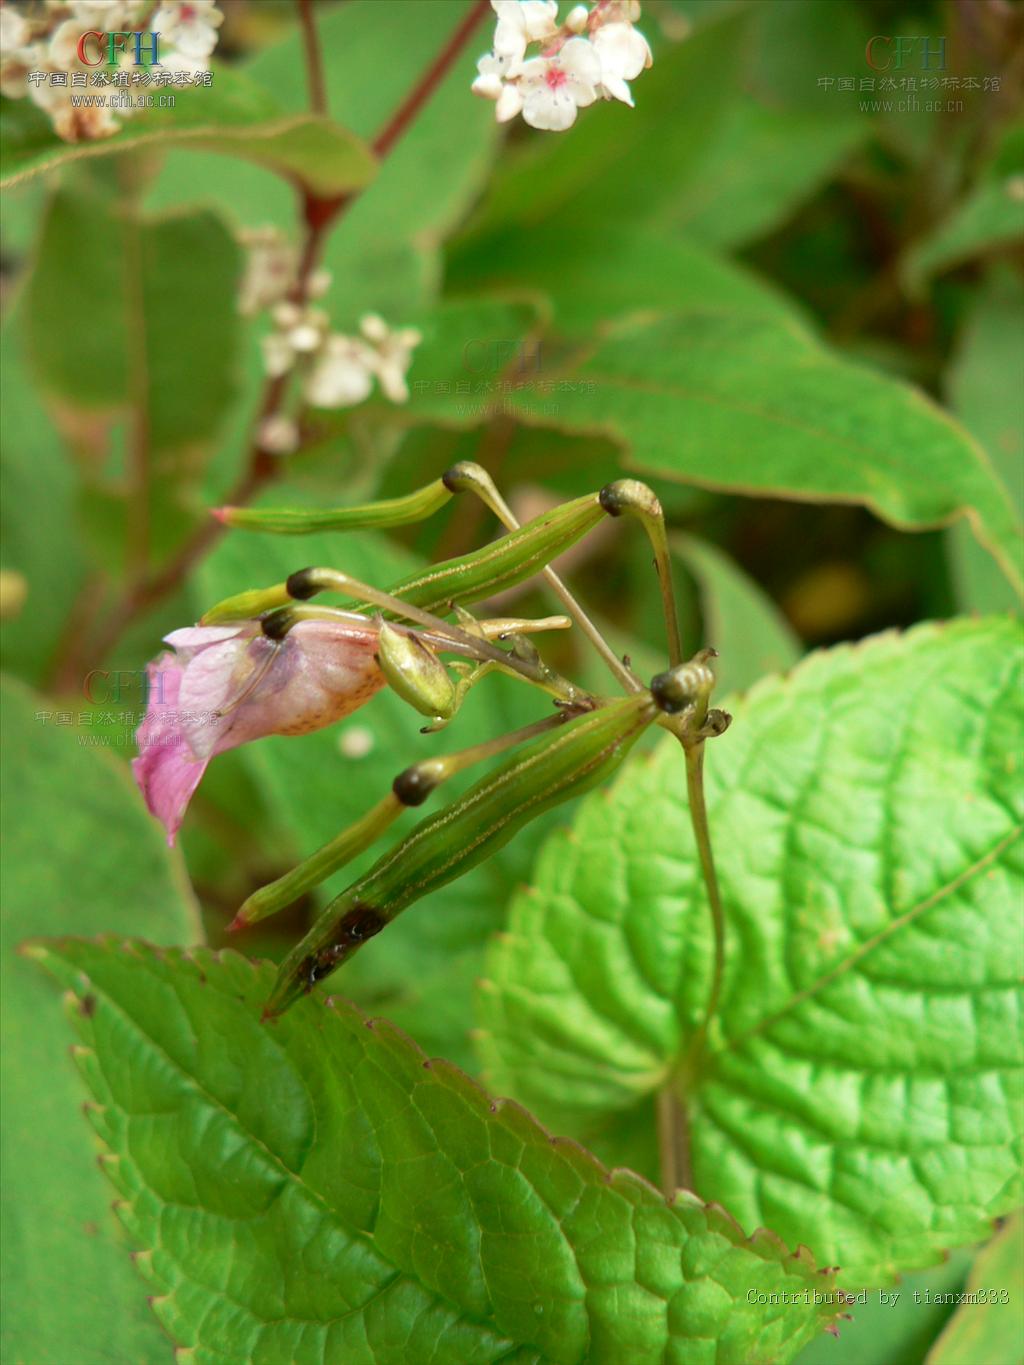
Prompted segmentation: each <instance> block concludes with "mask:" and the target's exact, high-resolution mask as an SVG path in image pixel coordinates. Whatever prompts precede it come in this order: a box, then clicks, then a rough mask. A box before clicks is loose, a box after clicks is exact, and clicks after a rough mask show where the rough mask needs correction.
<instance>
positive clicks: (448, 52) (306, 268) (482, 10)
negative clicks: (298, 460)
mask: <svg viewBox="0 0 1024 1365" xmlns="http://www.w3.org/2000/svg"><path fill="white" fill-rule="evenodd" d="M298 6H299V17H300V19H301V23H302V31H303V41H304V44H305V52H306V63H307V69H308V73H309V87H310V103H311V105H312V107H313V110H314V112H316V113H325V112H326V94H325V90H324V81H323V65H322V62H321V56H320V45H319V41H318V39H317V34H316V27H315V22H314V19H313V12H312V0H298ZM489 8H490V3H489V0H474V4H473V6H472V8H471V9H470V10H469V11H468V13H467V14H466V16H465V18H464V19H463V20H462V22H461V23H460V24H459V25H458V27H457V28H456V29H455V31H454V32H453V33H452V35H451V37H450V38H449V39H448V41H447V42H446V43H445V45H444V47H443V48H442V49H441V51H440V52H439V53H438V54H437V56H436V57H435V58H434V60H433V62H432V63H431V64H430V66H429V67H428V68H427V70H426V71H425V72H424V74H423V76H422V77H421V78H420V80H419V81H418V82H417V83H416V85H415V86H414V87H413V89H412V90H411V91H410V92H409V94H408V95H407V96H406V98H405V99H404V100H403V101H402V103H401V104H400V105H399V107H398V109H397V110H396V111H395V113H394V114H393V115H392V117H391V118H390V119H389V120H388V122H387V124H386V125H385V126H384V128H383V129H381V131H380V133H378V135H377V137H376V138H375V139H374V141H373V150H374V152H375V153H376V155H377V157H378V158H380V159H381V160H383V158H384V157H386V156H387V155H388V153H389V152H390V151H391V149H392V148H393V147H394V145H395V143H396V142H397V141H398V139H399V138H400V137H401V136H402V134H403V133H404V132H405V130H406V129H407V128H408V127H409V125H410V124H411V123H412V121H413V120H414V119H415V118H416V116H417V114H419V112H420V111H421V110H422V108H423V107H424V105H425V104H426V103H427V101H428V100H429V99H430V97H431V95H432V94H433V93H434V91H435V90H436V89H437V87H438V85H439V84H440V83H441V81H442V80H443V79H444V77H445V75H446V74H447V73H448V71H449V69H450V68H451V66H452V63H453V62H454V61H455V59H456V58H457V57H458V55H459V53H460V52H461V50H462V48H463V47H464V46H465V43H466V41H467V39H468V38H469V36H470V34H471V33H472V32H473V30H474V28H476V26H477V24H478V23H479V22H480V20H481V19H482V18H483V16H484V15H485V14H486V13H487V11H488V10H489ZM299 192H300V194H301V196H302V216H303V221H304V223H305V227H306V236H305V241H304V243H303V248H302V256H301V258H300V262H299V268H298V271H297V278H296V283H295V287H294V289H293V290H292V294H291V297H292V299H293V300H294V301H295V302H297V303H302V302H304V301H305V299H306V297H307V293H308V287H309V280H310V277H311V275H312V273H313V271H314V270H315V268H316V264H317V261H318V260H319V257H320V251H321V249H322V246H323V242H324V239H325V237H326V234H327V230H328V228H329V227H330V226H331V225H332V224H333V223H334V222H335V221H336V220H337V218H338V216H339V214H341V213H342V212H343V210H345V209H346V208H347V207H348V206H349V204H351V202H352V200H353V198H354V196H353V195H352V194H351V193H348V194H340V195H336V196H332V197H320V196H318V195H315V194H312V193H311V192H310V191H308V190H305V191H304V190H300V191H299ZM287 387H288V376H287V375H279V376H277V377H275V378H272V379H268V380H267V383H266V385H265V387H264V390H263V396H262V398H261V400H260V404H259V409H258V411H257V415H256V418H255V421H254V423H253V434H252V438H251V442H250V446H249V458H248V461H247V464H246V469H245V472H244V473H243V475H242V477H241V478H240V479H239V481H238V483H237V484H236V485H235V487H234V488H232V489H231V490H230V491H229V492H228V493H227V494H226V495H225V498H224V499H223V501H224V502H226V503H227V504H229V505H231V506H236V507H241V506H244V505H245V504H246V503H248V502H249V501H251V499H252V498H253V497H254V496H255V495H256V493H257V492H259V490H260V489H261V488H262V487H263V485H264V484H266V483H268V482H270V481H271V480H272V479H274V478H275V477H276V476H277V474H278V472H279V469H280V461H279V460H278V459H277V458H275V457H274V456H272V455H269V454H268V453H267V452H266V451H265V450H263V449H261V447H260V444H259V431H260V428H261V426H262V425H263V423H264V422H265V421H266V419H267V418H268V417H272V416H273V415H274V414H275V413H276V412H277V411H278V410H279V408H280V406H281V402H282V400H283V398H284V396H285V393H286V391H287ZM225 529H226V528H225V526H224V525H223V524H222V523H221V522H220V521H218V520H217V519H216V518H214V517H211V518H210V520H209V521H206V522H204V523H203V525H201V526H199V527H198V528H197V529H196V531H195V532H194V534H193V535H192V536H191V537H190V538H189V539H188V540H187V541H186V542H185V544H184V545H182V546H181V548H180V549H179V550H178V552H177V554H176V555H174V557H173V558H172V559H171V560H170V561H169V562H168V563H167V564H166V565H165V566H164V567H163V568H162V569H161V570H160V571H159V572H158V573H156V574H154V575H153V576H152V577H150V578H148V579H144V580H143V581H141V582H137V583H135V584H133V585H132V586H130V587H129V588H128V589H127V591H126V592H125V594H124V596H123V597H122V598H121V600H120V601H119V602H117V603H116V604H115V605H114V606H113V607H112V609H111V611H110V612H109V614H108V615H107V617H106V619H105V620H104V622H103V623H102V625H101V626H100V629H99V631H98V632H97V634H96V635H95V637H94V638H93V641H92V646H91V648H90V649H89V651H88V656H89V657H91V658H93V659H94V660H96V661H97V662H102V660H103V659H104V657H105V656H106V655H107V654H108V653H109V651H110V650H111V649H112V648H113V646H114V645H115V644H116V642H117V640H118V639H119V638H120V636H121V634H122V632H123V631H124V630H125V628H126V627H127V626H128V625H130V624H131V623H132V622H133V621H134V620H135V619H136V618H137V617H139V616H140V615H141V614H142V613H143V612H144V611H146V610H148V609H149V608H150V607H152V606H153V605H154V604H155V603H156V602H158V601H160V599H161V598H163V597H165V596H166V595H167V594H168V593H170V592H173V590H174V589H175V588H176V587H177V586H178V584H179V583H181V581H182V580H183V579H184V578H185V577H186V576H187V574H188V573H190V572H191V570H192V569H193V568H194V566H195V565H196V564H197V563H198V561H199V560H200V559H202V558H203V556H204V555H205V554H206V553H207V552H208V551H209V550H210V549H211V548H212V547H213V546H214V545H215V544H216V542H217V541H218V540H219V538H220V537H221V535H223V533H224V531H225ZM76 664H77V659H76V660H71V659H69V660H67V662H66V665H65V667H64V669H62V670H61V677H60V679H59V680H58V682H59V683H62V684H64V685H65V686H67V685H68V683H69V682H70V684H72V685H73V683H74V674H75V667H76Z"/></svg>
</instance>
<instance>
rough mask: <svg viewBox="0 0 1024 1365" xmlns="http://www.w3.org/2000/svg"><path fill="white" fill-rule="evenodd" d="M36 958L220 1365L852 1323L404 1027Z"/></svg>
mask: <svg viewBox="0 0 1024 1365" xmlns="http://www.w3.org/2000/svg"><path fill="white" fill-rule="evenodd" d="M34 951H35V952H36V953H37V954H38V955H39V956H40V957H41V959H42V960H43V961H44V962H45V964H46V965H47V966H48V967H49V969H50V970H51V971H52V972H53V973H54V975H56V976H57V978H58V979H59V980H60V981H61V982H62V983H64V984H65V985H66V986H68V987H69V988H70V989H71V990H72V991H73V992H74V994H75V997H76V998H77V999H78V1000H79V1001H82V1000H84V999H89V1000H90V1002H94V1003H92V1004H90V1007H89V1009H88V1010H87V1011H83V1010H82V1009H78V1010H72V1012H71V1015H72V1018H73V1020H74V1022H75V1025H76V1027H77V1029H78V1032H79V1035H80V1037H81V1039H82V1043H83V1047H82V1048H81V1049H80V1050H79V1053H78V1057H79V1062H80V1066H81V1069H82V1072H83V1074H84V1076H85V1079H86V1082H87V1084H88V1085H89V1087H90V1088H91V1089H92V1091H93V1094H94V1096H95V1099H96V1101H97V1108H96V1109H94V1110H93V1111H92V1113H91V1117H92V1119H93V1122H94V1124H95V1127H96V1129H97V1131H98V1133H99V1135H100V1138H101V1140H102V1141H103V1142H104V1144H105V1145H106V1146H107V1148H108V1149H109V1152H110V1156H109V1158H108V1159H107V1161H106V1162H105V1163H104V1165H105V1169H106V1170H107V1171H108V1172H109V1174H110V1175H111V1178H112V1179H113V1181H114V1183H115V1184H116V1186H117V1188H118V1190H119V1191H120V1193H121V1194H122V1196H123V1198H124V1199H125V1200H126V1206H125V1208H124V1210H123V1218H124V1220H125V1223H126V1225H127V1226H128V1228H129V1229H130V1231H131V1234H132V1235H133V1236H134V1238H135V1239H136V1240H137V1241H138V1242H139V1244H140V1245H141V1246H143V1247H144V1248H145V1250H144V1253H143V1255H142V1256H141V1257H140V1258H139V1262H138V1264H139V1266H140V1269H141V1270H142V1272H143V1274H144V1275H145V1276H146V1277H147V1279H149V1281H150V1282H151V1284H152V1286H153V1288H154V1289H155V1290H156V1291H157V1297H156V1299H155V1301H154V1309H155V1311H156V1313H157V1315H158V1317H159V1318H160V1320H161V1322H162V1323H163V1324H164V1325H165V1326H166V1327H167V1329H168V1331H169V1332H170V1333H171V1335H172V1336H173V1337H174V1339H175V1340H176V1341H178V1342H179V1343H180V1344H181V1345H183V1346H184V1347H186V1348H187V1349H188V1350H189V1351H190V1352H191V1353H192V1355H191V1358H192V1359H193V1360H195V1361H196V1362H197V1365H213V1363H214V1362H216V1365H225V1363H226V1362H232V1365H234V1363H235V1362H237V1365H249V1362H253V1363H254V1365H259V1363H260V1362H265V1363H267V1365H269V1362H277V1361H281V1360H289V1361H292V1362H294V1363H295V1365H303V1363H304V1362H315V1365H324V1363H325V1362H326V1363H327V1365H335V1363H336V1365H341V1363H342V1362H344V1365H362V1362H367V1363H370V1362H372V1365H409V1363H410V1362H411V1361H416V1362H421V1361H423V1362H425V1361H428V1360H429V1361H431V1362H433V1365H445V1362H450V1365H470V1363H471V1362H484V1361H495V1362H497V1361H503V1362H511V1361H513V1360H514V1361H516V1362H522V1365H526V1362H535V1363H537V1365H539V1362H542V1361H550V1362H565V1365H569V1362H577V1361H579V1362H583V1361H586V1362H589V1365H622V1362H623V1361H626V1360H628V1361H629V1362H630V1365H644V1362H651V1365H654V1362H661V1361H666V1360H668V1361H680V1362H681V1361H683V1360H685V1361H687V1362H688V1365H701V1363H702V1362H707V1365H711V1362H714V1363H715V1365H728V1363H729V1362H735V1365H741V1362H742V1365H746V1363H747V1362H749V1361H751V1360H758V1361H787V1360H789V1359H791V1358H792V1355H793V1353H794V1352H795V1350H796V1349H797V1348H798V1346H799V1345H800V1344H802V1342H803V1341H805V1340H808V1339H809V1338H810V1337H811V1336H812V1335H813V1334H814V1331H815V1329H816V1328H820V1327H822V1326H824V1324H825V1323H826V1322H827V1321H828V1319H829V1317H830V1316H831V1315H832V1312H833V1311H834V1310H833V1309H831V1308H830V1306H829V1305H828V1304H827V1303H826V1304H816V1303H814V1302H813V1297H814V1291H815V1290H818V1292H819V1294H821V1295H822V1296H823V1297H827V1290H828V1281H827V1280H822V1279H821V1278H820V1276H819V1275H818V1274H817V1273H816V1272H815V1271H814V1268H813V1264H812V1263H811V1261H810V1258H809V1257H808V1256H807V1255H806V1253H802V1254H801V1255H799V1256H794V1255H791V1254H790V1253H788V1252H787V1251H786V1250H785V1248H784V1247H783V1246H782V1245H781V1243H779V1242H778V1241H777V1240H776V1239H775V1238H774V1237H772V1236H771V1235H767V1236H766V1235H764V1234H762V1235H759V1236H758V1237H756V1238H753V1239H752V1240H750V1241H746V1240H744V1238H743V1236H742V1234H741V1233H740V1232H739V1229H738V1228H737V1227H736V1226H735V1224H733V1223H732V1221H731V1220H730V1219H729V1218H728V1217H726V1216H725V1215H723V1214H722V1213H721V1212H720V1211H717V1210H714V1209H710V1208H705V1207H704V1206H703V1205H701V1204H700V1203H699V1202H698V1201H696V1200H693V1199H691V1198H690V1197H688V1196H682V1197H680V1198H679V1199H678V1200H677V1202H676V1203H674V1204H673V1205H672V1206H669V1205H668V1204H666V1203H665V1201H664V1200H663V1198H662V1197H661V1196H660V1195H659V1194H658V1193H657V1191H655V1190H654V1189H653V1188H651V1187H650V1186H649V1185H647V1184H646V1183H645V1182H644V1181H642V1180H641V1179H640V1178H639V1177H637V1176H634V1175H632V1174H631V1173H628V1172H623V1171H620V1172H615V1173H612V1174H609V1173H608V1172H607V1171H606V1170H605V1169H604V1168H603V1167H601V1166H600V1165H599V1164H598V1163H597V1162H596V1160H595V1159H594V1158H593V1157H591V1156H590V1155H589V1153H587V1152H585V1151H584V1150H583V1149H582V1148H579V1147H577V1146H576V1145H575V1144H574V1143H564V1142H560V1141H559V1140H557V1139H555V1138H552V1137H551V1136H550V1135H549V1134H548V1133H546V1132H545V1131H544V1130H543V1129H542V1128H540V1127H539V1126H538V1125H537V1124H536V1123H535V1122H534V1120H533V1119H531V1118H530V1116H529V1115H528V1114H526V1113H525V1112H524V1111H523V1110H521V1109H519V1108H518V1106H516V1105H508V1104H502V1103H500V1102H494V1101H492V1100H491V1099H490V1098H489V1097H488V1096H487V1095H486V1094H485V1093H484V1092H483V1091H482V1090H480V1089H479V1088H478V1087H477V1086H476V1085H474V1084H473V1082H472V1081H470V1080H469V1079H468V1078H467V1077H466V1076H464V1075H463V1074H462V1073H461V1072H459V1071H457V1070H456V1069H455V1068H454V1067H452V1066H450V1065H449V1064H448V1063H444V1062H427V1061H426V1060H425V1059H424V1056H423V1054H422V1053H421V1052H420V1051H419V1050H418V1049H417V1048H416V1047H414V1046H413V1045H412V1044H410V1043H409V1041H408V1040H407V1039H405V1038H404V1037H403V1036H402V1035H401V1034H399V1033H398V1032H397V1031H396V1030H395V1029H394V1028H393V1027H392V1026H390V1025H388V1024H386V1023H383V1022H377V1023H369V1024H368V1023H367V1021H366V1020H365V1019H364V1018H363V1016H361V1015H360V1014H359V1013H358V1012H357V1011H356V1010H354V1009H353V1008H352V1007H351V1006H349V1005H347V1004H345V1003H344V1002H342V1001H340V1000H338V999H334V1000H333V1001H324V1000H318V1001H313V1000H309V1001H305V1002H303V1003H302V1005H301V1006H300V1007H299V1008H298V1009H296V1010H294V1011H292V1012H291V1013H290V1014H289V1015H288V1016H286V1018H285V1019H283V1020H282V1021H281V1022H280V1024H278V1025H275V1026H269V1025H267V1024H265V1023H261V1022H260V1012H261V1007H262V1002H263V1000H264V998H265V995H266V991H267V989H268V987H269V985H270V982H271V980H272V976H273V973H272V971H271V970H270V969H269V968H267V967H263V968H254V967H253V966H252V965H251V964H250V963H248V962H246V961H244V960H243V959H242V958H239V957H237V956H236V955H234V954H226V955H224V956H223V957H220V958H218V957H216V956H215V955H213V954H211V953H207V952H204V951H200V952H198V953H196V954H195V955H194V956H189V955H186V954H184V953H182V952H179V951H171V952H168V953H158V952H157V951H155V950H153V949H150V948H148V947H147V946H145V945H140V944H137V943H127V944H125V943H117V942H113V941H109V940H108V941H107V942H105V943H100V944H97V943H88V942H82V941H80V940H64V941H62V942H59V943H51V944H44V945H38V946H37V947H36V948H35V950H34ZM772 1291H776V1292H778V1291H790V1292H792V1293H794V1294H795V1295H796V1296H797V1300H796V1302H788V1303H783V1304H770V1303H769V1304H766V1305H761V1304H759V1303H756V1302H754V1301H753V1300H754V1299H756V1297H757V1296H758V1295H760V1294H763V1295H766V1296H767V1295H768V1294H770V1293H771V1292H772ZM804 1295H806V1296H807V1299H808V1300H810V1301H809V1302H805V1301H804V1297H803V1296H804Z"/></svg>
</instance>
